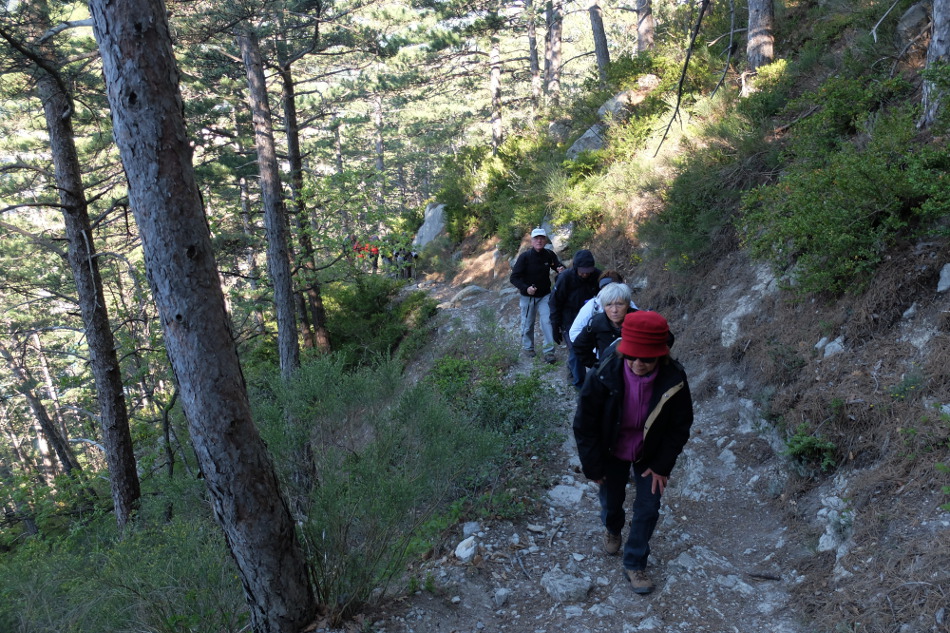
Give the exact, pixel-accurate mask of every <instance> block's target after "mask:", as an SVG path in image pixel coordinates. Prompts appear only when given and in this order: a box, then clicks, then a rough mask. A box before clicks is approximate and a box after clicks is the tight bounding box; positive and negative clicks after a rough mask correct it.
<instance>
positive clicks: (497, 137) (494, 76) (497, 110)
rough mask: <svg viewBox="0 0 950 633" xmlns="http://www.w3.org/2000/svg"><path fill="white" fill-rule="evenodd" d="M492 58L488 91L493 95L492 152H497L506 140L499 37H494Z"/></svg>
mask: <svg viewBox="0 0 950 633" xmlns="http://www.w3.org/2000/svg"><path fill="white" fill-rule="evenodd" d="M490 59H491V61H490V64H491V72H490V74H489V80H488V93H489V94H490V95H491V147H492V154H497V153H498V150H499V149H500V148H501V144H502V142H503V141H504V130H503V129H502V126H501V51H500V50H499V48H498V39H497V38H494V39H492V46H491V53H490Z"/></svg>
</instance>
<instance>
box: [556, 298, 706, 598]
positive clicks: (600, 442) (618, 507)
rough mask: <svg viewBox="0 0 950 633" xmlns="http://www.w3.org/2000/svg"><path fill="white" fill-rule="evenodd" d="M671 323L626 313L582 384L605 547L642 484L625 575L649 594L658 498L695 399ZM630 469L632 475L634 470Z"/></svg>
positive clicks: (583, 429) (580, 429)
mask: <svg viewBox="0 0 950 633" xmlns="http://www.w3.org/2000/svg"><path fill="white" fill-rule="evenodd" d="M668 340H669V324H668V323H667V322H666V319H664V318H663V317H662V316H661V315H659V314H657V313H656V312H651V311H648V310H638V311H636V312H632V313H630V314H628V315H627V316H626V317H625V318H624V321H623V326H622V328H621V338H620V341H619V342H617V343H615V344H614V345H611V347H609V348H608V349H607V352H606V354H605V356H604V358H603V359H602V360H601V362H600V364H599V365H598V366H597V368H596V369H595V370H593V371H591V372H590V374H589V375H588V376H587V380H586V381H585V382H584V387H583V389H581V393H580V396H579V397H578V402H577V411H576V413H575V415H574V439H575V441H576V442H577V452H578V456H579V457H580V461H581V468H582V470H583V472H584V475H585V476H586V477H587V478H588V479H591V480H593V481H595V482H596V483H597V484H599V486H600V495H599V496H600V508H601V511H600V516H601V520H602V521H603V523H604V550H605V551H606V552H607V554H609V555H615V554H617V553H618V552H619V551H620V546H621V542H622V538H621V531H622V530H623V526H624V522H625V519H626V517H625V514H624V509H623V503H624V499H625V496H626V486H627V482H628V481H629V480H630V479H631V478H632V479H633V482H634V486H635V488H636V498H635V500H634V502H633V508H632V518H631V521H630V532H629V534H628V535H627V540H626V542H625V543H623V569H624V575H625V577H626V578H627V580H628V581H630V583H631V586H632V588H633V590H634V591H635V592H636V593H641V594H645V593H650V592H651V591H653V588H654V585H653V583H652V582H651V581H650V578H649V576H647V574H646V567H647V558H648V556H649V555H650V537H651V536H653V530H654V529H655V528H656V524H657V521H658V519H659V517H660V497H661V495H662V494H663V491H664V490H665V489H666V485H667V483H668V482H669V478H670V473H671V472H672V470H673V466H674V465H675V464H676V458H677V457H679V455H680V453H681V452H682V451H683V446H684V445H685V444H686V441H687V440H688V439H689V433H690V427H691V426H692V424H693V401H692V397H691V396H690V393H689V383H688V382H687V380H686V372H685V371H684V370H683V367H682V365H680V364H679V363H678V362H676V361H674V360H673V359H671V358H670V356H669V347H668V345H667V341H668ZM631 471H632V474H631Z"/></svg>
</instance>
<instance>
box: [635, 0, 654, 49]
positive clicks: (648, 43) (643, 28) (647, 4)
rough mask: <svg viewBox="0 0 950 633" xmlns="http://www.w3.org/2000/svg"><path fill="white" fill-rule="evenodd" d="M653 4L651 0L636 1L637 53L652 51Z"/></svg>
mask: <svg viewBox="0 0 950 633" xmlns="http://www.w3.org/2000/svg"><path fill="white" fill-rule="evenodd" d="M653 34H654V22H653V4H652V2H651V0H637V52H638V53H645V52H647V51H652V50H653Z"/></svg>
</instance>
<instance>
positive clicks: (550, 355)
mask: <svg viewBox="0 0 950 633" xmlns="http://www.w3.org/2000/svg"><path fill="white" fill-rule="evenodd" d="M544 362H546V363H548V364H551V365H553V364H554V363H556V362H557V359H556V358H555V357H554V352H548V353H547V354H545V355H544Z"/></svg>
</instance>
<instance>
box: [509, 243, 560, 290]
mask: <svg viewBox="0 0 950 633" xmlns="http://www.w3.org/2000/svg"><path fill="white" fill-rule="evenodd" d="M563 266H564V264H562V263H561V260H559V259H558V258H557V255H555V254H554V251H551V250H548V249H546V248H542V249H541V250H540V251H536V250H534V249H533V248H529V249H528V250H526V251H525V252H523V253H522V254H521V255H518V259H517V260H515V265H514V266H512V267H511V276H510V277H509V278H508V281H510V282H511V283H512V284H513V285H514V286H515V288H517V289H518V290H519V291H520V292H521V294H522V295H524V296H525V297H530V296H533V297H534V298H535V299H539V298H541V297H545V296H547V295H549V294H550V293H551V271H552V270H553V271H554V272H557V269H558V268H561V267H563ZM529 286H535V287H536V288H537V289H538V290H537V292H535V293H534V295H529V294H528V287H529Z"/></svg>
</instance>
